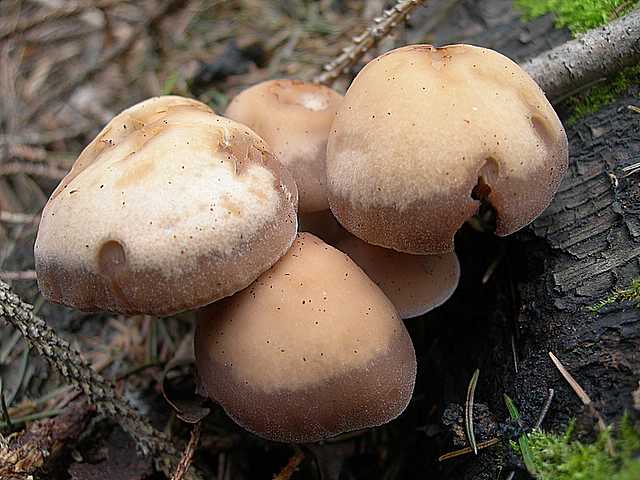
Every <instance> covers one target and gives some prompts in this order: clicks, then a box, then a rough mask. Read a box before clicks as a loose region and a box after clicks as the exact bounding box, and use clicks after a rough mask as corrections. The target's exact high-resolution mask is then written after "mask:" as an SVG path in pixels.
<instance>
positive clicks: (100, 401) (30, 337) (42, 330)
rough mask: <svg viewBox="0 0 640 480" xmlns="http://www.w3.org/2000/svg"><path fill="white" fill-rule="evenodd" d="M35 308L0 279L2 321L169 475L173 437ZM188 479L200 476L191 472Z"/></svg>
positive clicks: (176, 455)
mask: <svg viewBox="0 0 640 480" xmlns="http://www.w3.org/2000/svg"><path fill="white" fill-rule="evenodd" d="M32 308H33V307H32V306H31V305H29V304H27V303H25V302H23V301H22V300H21V299H20V297H18V295H16V294H15V293H13V291H12V290H11V288H10V287H9V285H7V284H6V283H4V282H3V281H1V280H0V320H4V321H7V322H9V323H10V324H11V325H12V326H13V327H14V328H16V329H17V330H18V331H20V333H22V335H23V336H24V338H25V339H26V340H27V342H29V344H31V345H32V346H33V347H35V348H36V349H37V350H38V352H39V353H40V355H42V356H43V357H44V358H45V359H46V360H47V361H48V362H49V363H50V364H51V365H53V366H54V367H55V368H56V369H57V370H58V371H59V372H60V374H61V375H62V376H63V377H64V378H66V379H67V380H68V381H69V382H71V383H72V384H74V385H75V386H76V387H79V388H80V389H81V390H82V391H83V392H84V393H85V395H87V397H88V399H89V401H90V402H91V403H92V404H94V405H95V406H96V407H97V408H98V410H99V411H100V412H102V413H104V414H106V415H108V416H110V417H111V418H113V419H114V420H115V421H116V422H118V423H119V424H120V425H121V426H122V428H123V429H124V430H125V431H126V432H127V433H129V435H131V437H132V438H133V439H134V440H135V442H136V444H137V445H138V448H139V449H140V450H141V452H142V453H143V454H144V455H150V456H152V457H153V458H154V461H155V462H156V468H158V469H159V470H161V471H162V472H164V473H165V474H166V475H167V476H170V475H171V474H172V472H173V471H174V470H175V469H176V468H177V465H178V463H179V461H178V459H179V453H178V451H177V449H176V448H175V446H174V445H173V443H172V442H171V441H170V439H169V438H168V437H167V436H166V435H165V434H164V433H162V432H159V431H158V430H156V429H155V428H154V427H153V426H151V424H150V423H149V422H148V421H147V420H146V419H145V418H143V417H142V416H140V415H139V414H138V413H137V412H136V411H135V409H134V408H133V407H132V406H131V405H130V404H129V403H128V402H127V401H126V400H125V399H123V398H121V397H119V396H117V395H116V393H115V389H114V388H113V385H112V384H111V383H109V382H107V381H106V380H105V379H104V378H103V377H102V376H101V375H100V374H98V373H96V372H95V371H94V370H93V368H91V366H90V365H89V364H88V363H87V362H86V361H85V360H84V359H83V358H82V357H81V356H80V353H79V352H78V351H77V350H76V349H74V348H73V347H71V345H69V343H68V342H67V341H66V340H64V339H62V338H60V337H59V336H58V335H57V334H56V332H55V331H54V330H53V329H52V328H51V327H49V326H48V325H47V324H46V323H45V321H44V320H42V319H41V318H40V317H37V316H36V315H34V314H33V312H32ZM185 478H191V479H197V478H200V477H199V475H198V474H197V473H195V472H193V471H192V472H191V473H190V474H188V475H186V476H185Z"/></svg>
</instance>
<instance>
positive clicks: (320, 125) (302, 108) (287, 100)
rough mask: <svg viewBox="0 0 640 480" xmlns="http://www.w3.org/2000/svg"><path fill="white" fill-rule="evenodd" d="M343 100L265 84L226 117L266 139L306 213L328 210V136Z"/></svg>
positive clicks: (286, 83) (295, 85)
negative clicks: (287, 171)
mask: <svg viewBox="0 0 640 480" xmlns="http://www.w3.org/2000/svg"><path fill="white" fill-rule="evenodd" d="M341 102H342V96H341V95H340V94H339V93H337V92H335V91H333V90H331V89H330V88H327V87H325V86H323V85H315V84H311V83H305V82H301V81H297V80H270V81H266V82H262V83H259V84H258V85H255V86H253V87H251V88H249V89H247V90H244V91H243V92H241V93H240V94H239V95H238V96H237V97H235V98H234V99H233V100H232V101H231V103H230V104H229V106H228V107H227V111H226V112H225V116H226V117H228V118H231V119H233V120H236V121H237V122H241V123H244V124H245V125H246V126H248V127H249V128H251V129H252V130H254V131H255V132H256V133H257V134H258V135H260V136H261V137H262V138H263V139H264V140H265V141H266V142H267V144H269V146H270V147H271V149H272V151H273V153H274V154H275V156H276V157H278V160H280V161H281V162H282V163H283V164H284V165H285V166H286V167H287V168H288V169H289V171H290V172H291V174H292V175H293V177H294V178H295V180H296V183H297V185H298V193H299V196H300V212H301V213H310V212H317V211H320V210H327V209H328V208H329V204H328V203H327V191H326V168H325V159H326V150H327V137H328V136H329V129H330V128H331V122H332V121H333V118H334V115H335V113H336V109H337V108H338V106H339V105H340V103H341Z"/></svg>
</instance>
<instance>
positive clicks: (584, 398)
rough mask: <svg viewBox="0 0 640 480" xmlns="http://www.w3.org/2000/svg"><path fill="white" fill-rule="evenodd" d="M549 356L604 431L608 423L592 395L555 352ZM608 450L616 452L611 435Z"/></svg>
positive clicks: (599, 427)
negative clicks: (595, 405) (592, 399)
mask: <svg viewBox="0 0 640 480" xmlns="http://www.w3.org/2000/svg"><path fill="white" fill-rule="evenodd" d="M549 357H551V361H552V362H553V364H554V365H555V366H556V368H557V369H558V371H559V372H560V374H561V375H562V376H563V377H564V379H565V380H566V381H567V383H568V384H569V386H570V387H571V388H572V389H573V391H574V392H575V394H576V395H577V396H578V398H580V401H581V402H582V404H583V405H584V406H585V407H587V409H588V410H589V412H590V413H591V415H592V416H593V417H594V418H595V419H596V422H597V425H598V430H600V431H601V432H604V431H605V430H606V429H607V424H606V423H605V422H604V419H603V418H602V415H600V412H598V410H596V408H595V407H594V406H593V402H592V401H591V397H589V395H588V394H587V392H585V391H584V389H583V388H582V387H581V386H580V384H579V383H578V382H577V381H576V379H575V378H573V375H571V374H570V373H569V371H568V370H567V369H566V368H565V367H564V365H562V362H560V360H558V357H556V356H555V355H554V354H553V352H549ZM607 450H608V452H609V455H611V456H613V455H614V453H615V452H614V448H613V442H612V441H611V438H609V437H607Z"/></svg>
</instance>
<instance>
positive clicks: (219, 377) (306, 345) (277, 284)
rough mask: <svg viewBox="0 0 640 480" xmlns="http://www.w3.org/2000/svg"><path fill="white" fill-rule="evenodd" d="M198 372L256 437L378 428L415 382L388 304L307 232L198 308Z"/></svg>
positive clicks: (409, 350)
mask: <svg viewBox="0 0 640 480" xmlns="http://www.w3.org/2000/svg"><path fill="white" fill-rule="evenodd" d="M195 354H196V364H197V367H198V374H199V377H200V379H201V381H202V383H203V385H204V387H205V388H206V390H207V391H208V394H209V396H210V397H211V398H212V399H214V400H216V401H218V402H219V403H220V404H221V405H222V406H223V407H224V409H225V410H226V411H227V413H228V414H229V416H231V417H232V418H233V419H234V420H235V421H236V422H238V423H239V424H240V425H242V426H243V427H245V428H246V429H248V430H250V431H252V432H254V433H256V434H257V435H260V436H262V437H265V438H268V439H272V440H278V441H284V442H313V441H317V440H321V439H324V438H328V437H331V436H334V435H337V434H339V433H342V432H346V431H350V430H357V429H361V428H367V427H372V426H377V425H381V424H383V423H386V422H388V421H390V420H392V419H393V418H395V417H397V416H398V415H400V413H402V411H403V410H404V409H405V407H406V406H407V404H408V403H409V400H410V398H411V394H412V391H413V386H414V383H415V375H416V358H415V352H414V349H413V345H412V343H411V339H410V338H409V334H408V333H407V330H406V329H405V327H404V325H403V323H402V322H401V321H400V320H399V318H398V314H397V313H396V311H395V309H394V308H393V305H392V304H391V302H390V301H389V299H388V298H387V297H386V296H385V295H384V294H383V293H382V292H381V291H380V289H379V288H378V287H377V286H376V285H375V284H374V283H373V282H372V281H371V280H370V279H369V277H367V276H366V275H365V274H364V272H363V271H362V270H360V268H358V266H357V265H355V264H354V263H353V261H351V260H350V259H349V257H347V256H346V255H345V254H343V253H341V252H339V251H338V250H336V249H334V248H333V247H330V246H329V245H327V244H326V243H324V242H322V241H321V240H320V239H318V238H316V237H314V236H313V235H311V234H308V233H301V234H299V235H298V238H297V240H296V241H295V242H294V243H293V246H292V247H291V250H289V252H288V253H287V254H286V255H285V256H284V257H282V259H280V261H279V262H278V263H276V264H275V265H274V266H273V268H271V269H270V270H269V271H267V272H265V273H264V274H263V275H262V276H261V277H260V278H259V279H258V280H257V281H256V282H255V283H254V284H253V285H251V286H250V287H249V288H247V289H246V290H243V291H242V292H240V293H238V294H236V295H234V296H233V297H231V298H228V299H225V300H223V301H222V302H218V303H216V304H214V305H211V306H210V307H207V308H206V309H205V310H203V311H202V313H201V315H200V318H199V322H198V327H197V329H196V337H195Z"/></svg>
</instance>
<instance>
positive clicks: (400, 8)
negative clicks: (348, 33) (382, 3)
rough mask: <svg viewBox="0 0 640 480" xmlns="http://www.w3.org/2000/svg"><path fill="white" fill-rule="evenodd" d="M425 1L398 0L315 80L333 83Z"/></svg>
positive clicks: (316, 81)
mask: <svg viewBox="0 0 640 480" xmlns="http://www.w3.org/2000/svg"><path fill="white" fill-rule="evenodd" d="M424 2H425V0H398V1H397V3H396V4H395V5H394V6H393V7H391V8H390V9H389V10H385V11H384V12H383V13H382V16H380V17H376V18H374V19H373V25H371V26H370V27H368V28H367V29H366V30H365V31H364V32H362V33H361V34H360V35H358V36H356V37H353V38H352V39H351V41H352V42H353V43H352V44H351V45H349V46H348V47H346V48H344V49H343V50H342V53H341V54H340V55H339V56H338V57H337V58H336V59H335V60H333V61H332V62H330V63H327V64H326V65H325V66H324V68H323V70H324V72H323V73H321V74H320V75H318V76H316V77H315V78H314V79H313V81H314V82H315V83H320V84H322V85H331V84H332V83H333V82H334V81H335V80H336V79H337V78H339V77H340V75H344V74H346V73H348V72H349V70H350V69H351V67H353V66H354V65H355V64H356V63H357V62H358V60H360V59H361V58H362V57H363V56H364V55H365V54H366V53H367V52H368V51H369V50H371V49H372V48H373V47H375V46H376V45H377V44H378V42H380V40H382V39H383V38H384V37H386V36H387V35H389V33H391V31H392V30H393V29H394V28H395V27H397V26H398V25H399V24H401V23H402V22H403V21H404V20H405V19H406V18H407V16H408V15H409V13H411V11H412V10H413V9H414V8H416V7H417V6H418V5H421V4H423V3H424Z"/></svg>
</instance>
